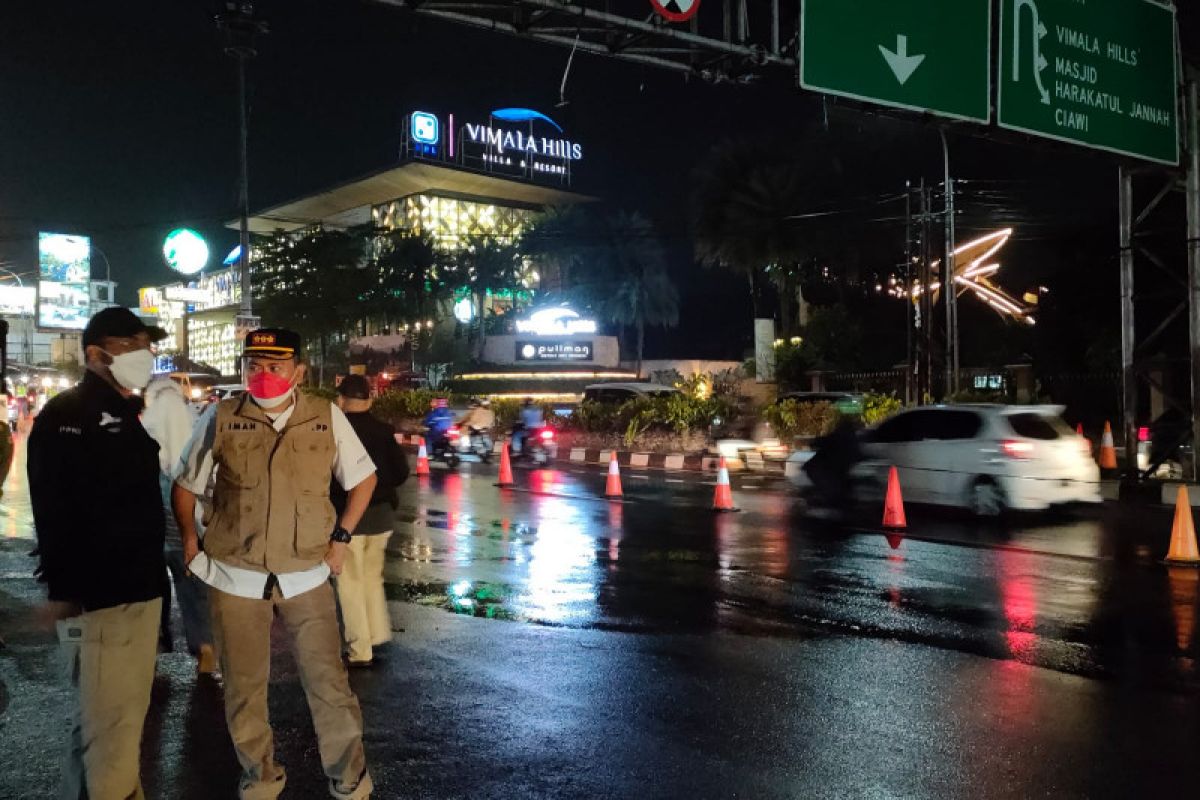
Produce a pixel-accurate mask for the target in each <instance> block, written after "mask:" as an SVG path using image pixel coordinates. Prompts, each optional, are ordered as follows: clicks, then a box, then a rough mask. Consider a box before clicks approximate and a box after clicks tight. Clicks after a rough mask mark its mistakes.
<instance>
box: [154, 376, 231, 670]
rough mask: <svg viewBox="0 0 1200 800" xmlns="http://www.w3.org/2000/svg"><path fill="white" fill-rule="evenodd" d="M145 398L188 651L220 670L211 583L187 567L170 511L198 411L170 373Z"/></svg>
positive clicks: (170, 563) (166, 608)
mask: <svg viewBox="0 0 1200 800" xmlns="http://www.w3.org/2000/svg"><path fill="white" fill-rule="evenodd" d="M144 398H145V401H146V410H145V412H144V413H143V414H142V426H143V427H145V429H146V431H147V433H149V434H150V435H151V436H153V437H154V440H155V441H156V442H158V446H159V450H158V464H159V484H160V485H161V487H162V493H163V495H162V496H163V504H164V505H165V506H166V510H167V536H166V545H165V547H166V551H165V555H166V559H167V569H168V570H169V571H170V573H171V580H172V582H173V583H174V584H175V596H176V597H178V598H179V612H180V615H181V616H182V617H183V633H184V638H185V639H186V640H187V646H188V652H190V653H191V654H192V655H193V656H195V657H196V659H197V663H196V669H197V671H198V672H199V673H201V674H212V673H214V672H216V670H217V659H216V653H215V652H214V650H213V645H212V641H213V636H212V623H211V621H210V619H209V609H208V587H207V586H206V585H205V584H204V582H203V581H201V580H200V579H199V578H197V577H196V576H195V575H192V574H191V573H189V572H188V570H187V566H186V565H185V564H184V560H183V541H182V540H181V538H180V536H179V528H178V527H177V526H176V524H175V518H174V515H173V514H172V512H171V486H172V485H173V484H174V483H175V478H176V477H178V476H179V473H180V472H181V471H182V469H183V452H184V449H185V447H186V446H187V443H188V440H189V439H191V436H192V428H193V426H194V424H195V420H196V417H195V415H194V414H193V413H192V411H191V409H190V408H189V407H188V402H187V400H186V399H185V398H184V395H183V389H182V388H181V387H180V386H179V384H178V383H176V382H175V381H173V380H171V379H170V378H159V379H156V380H154V381H151V382H150V385H149V386H147V387H146V392H145V395H144ZM163 608H164V614H163V619H164V620H168V619H170V617H169V605H168V604H167V603H164V604H163Z"/></svg>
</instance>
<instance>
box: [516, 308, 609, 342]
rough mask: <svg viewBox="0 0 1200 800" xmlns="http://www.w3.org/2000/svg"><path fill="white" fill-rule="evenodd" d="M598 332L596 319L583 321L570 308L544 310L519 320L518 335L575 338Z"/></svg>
mask: <svg viewBox="0 0 1200 800" xmlns="http://www.w3.org/2000/svg"><path fill="white" fill-rule="evenodd" d="M595 332H596V321H595V320H594V319H582V318H581V317H580V316H579V314H578V313H577V312H576V311H574V310H573V309H570V308H564V307H555V308H542V309H539V310H537V311H534V312H533V313H531V314H530V315H529V317H528V318H526V319H519V320H517V333H532V334H534V335H535V336H573V335H575V334H591V333H595Z"/></svg>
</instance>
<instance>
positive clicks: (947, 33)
mask: <svg viewBox="0 0 1200 800" xmlns="http://www.w3.org/2000/svg"><path fill="white" fill-rule="evenodd" d="M991 22H992V3H991V0H805V2H804V3H803V5H802V12H801V16H800V26H801V32H800V85H801V86H803V87H804V88H805V89H812V90H814V91H818V92H825V93H827V94H836V95H841V96H842V97H850V98H853V99H855V100H864V101H866V102H869V103H879V104H881V105H885V106H893V107H895V108H907V109H910V110H913V111H926V112H929V113H932V114H940V115H941V116H944V117H953V118H956V119H966V120H974V121H976V122H988V121H989V120H990V119H991V113H990V109H991V102H990V101H991V83H990V76H991V50H992V45H991V43H992V34H991Z"/></svg>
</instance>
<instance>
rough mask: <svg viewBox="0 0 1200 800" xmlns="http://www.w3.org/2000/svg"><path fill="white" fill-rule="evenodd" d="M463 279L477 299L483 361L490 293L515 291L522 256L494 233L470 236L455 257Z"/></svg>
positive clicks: (478, 344)
mask: <svg viewBox="0 0 1200 800" xmlns="http://www.w3.org/2000/svg"><path fill="white" fill-rule="evenodd" d="M453 258H454V260H455V262H456V264H457V267H458V269H457V271H458V274H459V275H460V278H463V279H465V281H466V282H467V283H469V285H470V287H471V294H472V296H473V298H474V301H475V322H476V326H477V327H476V328H475V331H474V334H475V358H476V360H478V361H482V360H483V346H484V339H485V333H486V330H485V319H484V312H485V311H486V305H487V296H488V294H489V293H495V292H500V291H505V290H515V289H516V288H517V286H518V284H519V283H520V279H521V267H522V264H521V255H520V250H519V248H518V247H517V246H516V245H514V244H507V243H504V242H501V241H498V240H496V239H495V238H493V237H490V236H477V237H469V238H468V239H467V241H466V242H465V243H464V246H463V248H462V249H461V250H459V251H457V252H456V253H455V254H454V256H453Z"/></svg>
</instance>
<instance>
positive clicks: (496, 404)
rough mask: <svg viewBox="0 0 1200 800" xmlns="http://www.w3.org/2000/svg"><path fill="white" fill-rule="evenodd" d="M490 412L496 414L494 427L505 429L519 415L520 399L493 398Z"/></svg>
mask: <svg viewBox="0 0 1200 800" xmlns="http://www.w3.org/2000/svg"><path fill="white" fill-rule="evenodd" d="M492 412H493V413H494V414H495V415H496V428H497V429H498V430H502V431H507V430H509V429H511V428H512V426H513V425H515V424H516V423H517V417H519V416H520V415H521V401H520V400H518V399H517V398H515V397H505V398H502V399H499V400H493V401H492Z"/></svg>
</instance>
